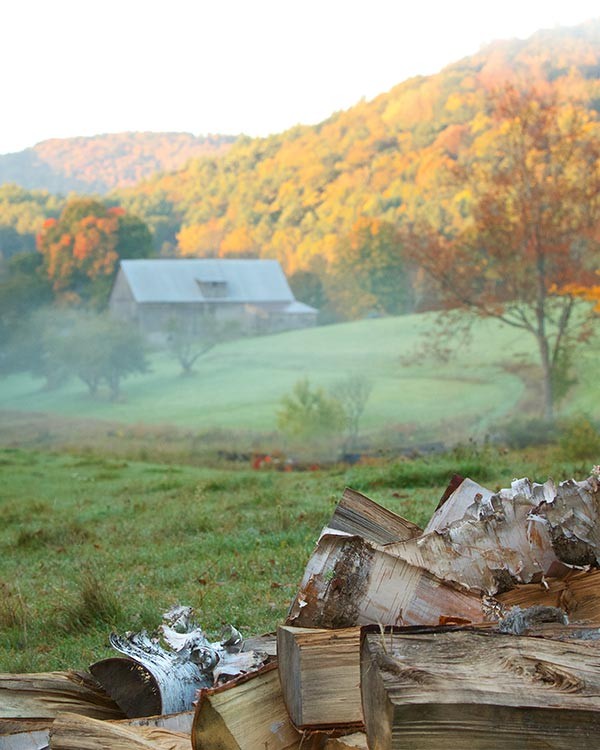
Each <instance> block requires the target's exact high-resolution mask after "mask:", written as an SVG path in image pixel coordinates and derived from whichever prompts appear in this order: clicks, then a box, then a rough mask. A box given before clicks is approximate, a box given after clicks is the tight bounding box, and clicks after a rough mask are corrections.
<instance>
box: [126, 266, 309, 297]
mask: <svg viewBox="0 0 600 750" xmlns="http://www.w3.org/2000/svg"><path fill="white" fill-rule="evenodd" d="M121 271H122V273H123V274H124V275H125V278H126V279H127V282H128V283H129V287H130V289H131V292H132V294H133V297H134V299H135V300H136V302H202V301H204V300H206V301H211V302H288V303H291V302H294V301H295V299H294V295H293V294H292V290H291V289H290V287H289V285H288V282H287V279H286V278H285V275H284V273H283V270H282V268H281V266H280V265H279V261H276V260H247V259H241V260H221V259H212V258H207V259H204V258H202V259H197V258H196V259H179V258H177V259H162V258H159V259H156V260H122V261H121ZM201 282H205V283H208V284H210V283H211V282H225V285H226V287H225V294H224V295H223V296H221V295H219V297H218V298H215V297H214V295H213V296H209V295H207V296H204V295H203V294H202V289H201Z"/></svg>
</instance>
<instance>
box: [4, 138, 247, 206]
mask: <svg viewBox="0 0 600 750" xmlns="http://www.w3.org/2000/svg"><path fill="white" fill-rule="evenodd" d="M234 141H235V137H234V136H226V135H207V136H194V135H192V134H191V133H110V134H105V135H96V136H91V137H86V138H84V137H81V138H63V139H60V138H54V139H52V140H47V141H42V142H41V143H38V144H37V145H35V146H33V147H32V148H28V149H25V150H24V151H18V152H16V153H12V154H3V155H0V184H2V183H15V184H17V185H20V186H21V187H24V188H27V189H29V190H35V189H38V190H47V191H50V192H52V193H62V194H66V193H69V192H72V191H73V192H77V193H107V192H108V191H110V190H114V189H115V188H118V187H126V186H131V185H135V184H136V183H138V182H140V181H141V180H143V179H147V178H148V177H150V176H151V175H153V174H154V173H156V172H164V171H172V170H176V169H180V168H182V167H183V166H184V165H185V163H186V162H187V161H188V160H189V159H192V158H197V157H199V156H207V155H211V156H214V155H216V154H222V153H225V151H227V149H228V148H229V147H230V146H231V144H232V143H233V142H234Z"/></svg>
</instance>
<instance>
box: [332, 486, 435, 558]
mask: <svg viewBox="0 0 600 750" xmlns="http://www.w3.org/2000/svg"><path fill="white" fill-rule="evenodd" d="M331 533H340V534H346V535H348V536H360V537H362V538H363V539H365V540H366V541H367V542H374V543H375V544H389V543H391V542H400V541H403V540H404V539H412V538H413V537H415V536H419V535H420V534H421V529H420V528H419V527H418V526H416V525H415V524H414V523H411V522H410V521H407V520H406V519H405V518H402V516H399V515H398V514H396V513H392V511H391V510H387V509H386V508H384V507H382V506H381V505H379V504H378V503H376V502H375V501H373V500H371V499H370V498H368V497H367V496H366V495H363V494H362V493H361V492H357V491H356V490H352V489H350V488H349V487H346V489H345V490H344V494H343V495H342V499H341V500H340V502H339V503H338V505H337V507H336V509H335V511H334V513H333V516H332V517H331V520H330V521H329V523H328V524H327V526H326V527H325V528H324V529H323V531H322V532H321V536H323V534H331Z"/></svg>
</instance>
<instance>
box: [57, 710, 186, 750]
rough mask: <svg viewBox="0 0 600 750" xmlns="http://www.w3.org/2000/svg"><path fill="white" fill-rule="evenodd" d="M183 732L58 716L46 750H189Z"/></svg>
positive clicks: (73, 715)
mask: <svg viewBox="0 0 600 750" xmlns="http://www.w3.org/2000/svg"><path fill="white" fill-rule="evenodd" d="M190 748H191V740H190V735H189V734H188V733H187V732H177V731H174V730H172V729H165V728H163V727H155V726H133V725H131V724H130V725H127V724H121V723H115V722H109V721H98V720H97V719H89V718H87V717H82V716H77V715H75V714H69V713H66V714H61V715H60V716H58V717H57V718H56V719H55V720H54V723H53V725H52V728H51V730H50V750H190Z"/></svg>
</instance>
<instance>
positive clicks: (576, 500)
mask: <svg viewBox="0 0 600 750" xmlns="http://www.w3.org/2000/svg"><path fill="white" fill-rule="evenodd" d="M532 515H534V517H535V518H536V520H538V521H540V522H542V523H544V524H546V525H547V527H548V529H549V533H550V536H551V538H552V544H553V546H554V550H555V552H556V555H557V557H558V558H559V559H560V560H562V561H563V562H565V563H567V564H568V565H574V566H580V567H583V566H586V565H594V566H598V565H600V480H599V479H598V477H597V476H592V477H589V479H586V480H584V481H583V482H576V481H575V480H574V479H569V480H567V481H566V482H561V483H560V484H559V486H558V488H557V489H556V491H555V492H554V493H553V494H552V496H549V497H546V498H543V500H542V502H540V504H539V506H538V507H537V508H536V510H535V513H534V514H532Z"/></svg>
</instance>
